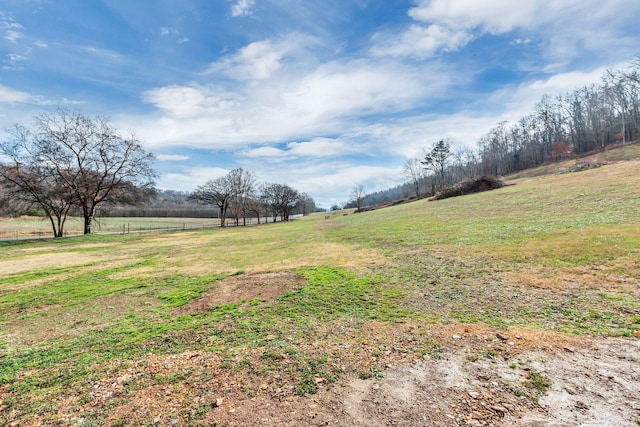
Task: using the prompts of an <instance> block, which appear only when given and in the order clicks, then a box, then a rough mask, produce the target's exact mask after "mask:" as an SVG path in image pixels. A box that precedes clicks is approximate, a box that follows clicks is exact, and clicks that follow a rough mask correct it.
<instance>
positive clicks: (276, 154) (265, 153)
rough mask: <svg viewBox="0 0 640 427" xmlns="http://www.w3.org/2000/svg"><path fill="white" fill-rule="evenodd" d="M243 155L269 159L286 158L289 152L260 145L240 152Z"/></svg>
mask: <svg viewBox="0 0 640 427" xmlns="http://www.w3.org/2000/svg"><path fill="white" fill-rule="evenodd" d="M240 156H242V157H250V158H267V159H269V160H277V159H284V158H286V157H288V155H287V152H286V151H284V150H280V149H279V148H275V147H258V148H253V149H250V150H245V151H242V152H241V153H240Z"/></svg>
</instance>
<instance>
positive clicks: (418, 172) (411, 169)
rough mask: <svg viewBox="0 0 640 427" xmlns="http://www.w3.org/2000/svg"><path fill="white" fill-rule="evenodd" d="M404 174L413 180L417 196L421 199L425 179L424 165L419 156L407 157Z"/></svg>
mask: <svg viewBox="0 0 640 427" xmlns="http://www.w3.org/2000/svg"><path fill="white" fill-rule="evenodd" d="M404 174H405V176H406V177H407V178H409V180H410V181H411V184H412V185H413V189H414V191H415V193H416V198H417V199H418V200H419V199H420V198H421V197H422V191H420V186H421V184H422V181H423V180H424V167H423V166H422V163H421V162H420V159H419V158H417V157H412V158H410V159H407V161H406V162H405V164H404Z"/></svg>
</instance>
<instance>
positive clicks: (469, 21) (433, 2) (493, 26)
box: [409, 0, 582, 34]
mask: <svg viewBox="0 0 640 427" xmlns="http://www.w3.org/2000/svg"><path fill="white" fill-rule="evenodd" d="M581 1H582V0H581ZM548 3H549V2H547V1H544V0H519V1H517V2H514V1H512V0H485V1H483V2H478V1H475V0H422V1H420V2H419V4H418V6H416V7H414V8H411V9H410V10H409V16H411V17H412V18H413V19H415V20H417V21H419V22H423V23H431V22H439V23H441V24H442V25H446V26H447V27H449V28H452V29H469V28H474V27H482V28H484V29H485V30H486V31H489V32H491V33H494V34H499V33H505V32H508V31H511V30H513V29H514V28H516V27H519V26H528V25H533V23H534V22H535V21H536V17H537V15H536V14H537V12H539V10H540V9H542V8H544V7H545V5H547V4H548Z"/></svg>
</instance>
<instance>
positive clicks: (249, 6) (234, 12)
mask: <svg viewBox="0 0 640 427" xmlns="http://www.w3.org/2000/svg"><path fill="white" fill-rule="evenodd" d="M255 3H256V2H255V0H238V1H237V2H236V3H234V4H233V5H232V6H231V16H233V17H234V18H236V17H238V16H249V15H252V14H253V7H254V6H255Z"/></svg>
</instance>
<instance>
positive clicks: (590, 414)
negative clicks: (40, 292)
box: [16, 322, 640, 427]
mask: <svg viewBox="0 0 640 427" xmlns="http://www.w3.org/2000/svg"><path fill="white" fill-rule="evenodd" d="M363 326H364V327H363V328H357V330H356V328H353V329H351V328H349V327H348V325H333V331H329V330H325V331H317V333H318V337H320V336H323V335H326V334H327V333H334V334H337V336H336V338H338V339H339V341H340V342H341V343H342V344H337V343H332V344H326V343H325V344H324V345H323V344H322V343H318V342H313V339H312V340H311V341H312V343H311V344H306V343H301V344H300V346H299V347H298V352H299V353H298V354H304V355H307V356H309V357H311V356H313V355H314V354H316V355H320V354H322V355H330V356H329V358H328V367H329V369H335V370H336V372H337V371H339V372H341V375H340V376H339V377H338V380H337V381H336V382H331V381H329V380H327V379H326V378H323V377H316V378H314V381H315V383H316V384H317V387H318V392H317V394H310V395H309V394H308V395H304V396H300V395H298V394H296V385H297V384H298V383H299V381H300V374H299V372H298V370H296V369H295V366H296V363H297V362H296V360H295V357H293V356H291V355H287V354H285V353H283V354H281V355H279V356H278V360H277V361H273V360H265V357H264V354H265V350H266V349H267V347H266V345H267V344H266V343H265V347H259V348H252V349H246V350H245V351H243V352H241V353H239V354H237V355H236V357H235V359H234V360H235V361H243V363H242V364H236V365H234V364H231V365H229V363H228V362H229V361H228V360H227V361H225V360H223V359H222V357H221V356H220V355H219V354H218V353H210V352H205V351H203V352H186V353H182V354H178V355H171V356H166V355H165V356H160V355H159V356H155V355H149V356H148V357H146V358H145V359H143V360H140V361H136V362H134V363H121V362H118V361H114V362H112V363H111V364H110V365H109V366H107V367H106V371H107V375H106V377H104V378H102V379H100V380H98V381H95V383H93V384H91V387H90V389H91V393H90V397H91V399H87V400H90V401H89V402H88V403H84V404H80V403H79V402H78V400H77V398H72V397H70V398H69V400H67V401H57V402H52V405H56V406H57V413H58V415H59V418H57V419H55V420H54V419H50V418H45V419H41V420H40V421H43V424H47V425H54V424H55V425H60V424H62V425H67V424H78V425H83V424H86V425H92V424H91V423H92V422H93V421H95V420H94V419H93V418H92V417H91V416H90V414H91V413H92V412H93V410H94V409H97V408H104V407H109V408H111V409H110V410H109V414H108V416H107V418H106V420H105V425H156V426H165V425H166V426H186V425H220V426H247V425H255V426H321V425H331V426H353V425H360V426H530V427H534V426H556V427H560V426H587V425H591V426H634V425H636V426H637V422H638V421H637V420H638V419H640V363H639V362H640V341H639V340H637V339H619V338H601V339H585V338H580V337H567V336H563V335H559V334H552V333H545V332H542V331H536V330H528V329H519V330H510V331H497V330H495V329H493V328H490V327H486V326H482V325H419V324H399V325H391V326H390V325H387V324H384V323H378V322H372V323H368V324H366V325H363ZM363 330H364V331H366V335H365V336H362V331H363ZM314 337H315V335H314ZM314 337H310V338H314ZM356 337H357V338H358V339H356ZM425 342H438V343H441V344H442V347H440V348H437V349H434V350H435V351H433V352H431V353H427V354H421V352H419V351H416V349H418V348H423V347H424V346H423V347H421V345H423V344H424V343H425ZM348 349H350V350H351V351H347V350H348ZM363 373H371V374H372V375H363ZM34 374H36V373H34ZM175 378H178V380H176V381H174V380H172V379H175ZM536 378H539V379H540V378H541V379H543V380H544V381H548V383H546V385H543V386H542V388H541V389H540V390H536V389H535V388H534V385H533V383H535V380H536ZM544 381H543V382H544ZM74 408H75V409H74ZM16 415H17V414H16ZM100 418H101V419H103V420H104V415H103V416H101V417H100ZM38 423H39V421H38V420H33V422H32V423H19V424H16V425H39V424H38Z"/></svg>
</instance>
